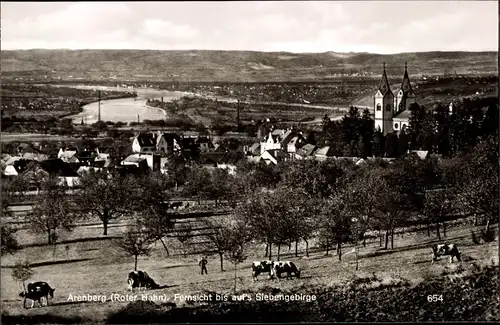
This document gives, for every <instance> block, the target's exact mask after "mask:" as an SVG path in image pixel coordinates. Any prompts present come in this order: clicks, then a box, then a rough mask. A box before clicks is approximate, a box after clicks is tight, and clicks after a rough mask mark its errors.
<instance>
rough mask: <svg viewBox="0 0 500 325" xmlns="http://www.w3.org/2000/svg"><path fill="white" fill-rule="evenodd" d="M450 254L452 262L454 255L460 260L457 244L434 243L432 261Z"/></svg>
mask: <svg viewBox="0 0 500 325" xmlns="http://www.w3.org/2000/svg"><path fill="white" fill-rule="evenodd" d="M447 255H448V256H450V263H452V262H453V257H456V258H457V260H458V261H461V259H460V251H459V250H458V248H457V245H455V244H434V245H432V263H434V262H435V261H436V260H437V259H438V257H440V256H447Z"/></svg>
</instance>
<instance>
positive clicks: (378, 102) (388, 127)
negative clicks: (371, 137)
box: [373, 63, 416, 135]
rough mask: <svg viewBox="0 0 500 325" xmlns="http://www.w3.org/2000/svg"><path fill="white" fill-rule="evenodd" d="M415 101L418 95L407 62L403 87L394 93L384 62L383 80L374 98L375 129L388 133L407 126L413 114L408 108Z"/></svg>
mask: <svg viewBox="0 0 500 325" xmlns="http://www.w3.org/2000/svg"><path fill="white" fill-rule="evenodd" d="M415 102H416V96H415V92H414V91H413V89H412V88H411V84H410V78H409V77H408V70H407V65H406V63H405V74H404V76H403V82H402V83H401V87H400V88H399V89H398V90H397V92H394V93H393V92H392V91H391V87H390V85H389V80H388V79H387V74H386V72H385V63H384V72H383V74H382V80H380V84H379V86H378V90H377V93H376V94H375V96H374V98H373V109H374V113H375V130H379V131H380V132H382V133H383V134H384V135H386V134H387V133H391V132H399V131H401V130H404V129H405V128H407V127H408V124H409V119H410V116H411V112H410V111H409V109H408V108H409V107H410V105H411V104H412V103H415Z"/></svg>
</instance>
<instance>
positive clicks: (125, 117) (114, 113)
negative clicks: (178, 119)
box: [52, 85, 347, 124]
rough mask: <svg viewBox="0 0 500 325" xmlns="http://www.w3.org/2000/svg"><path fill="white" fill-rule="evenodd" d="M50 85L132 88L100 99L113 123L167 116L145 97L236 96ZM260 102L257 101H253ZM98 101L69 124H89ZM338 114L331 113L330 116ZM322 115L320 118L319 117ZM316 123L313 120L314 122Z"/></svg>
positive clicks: (94, 118) (225, 99)
mask: <svg viewBox="0 0 500 325" xmlns="http://www.w3.org/2000/svg"><path fill="white" fill-rule="evenodd" d="M52 86H53V87H72V88H77V89H96V90H107V91H123V92H132V91H135V92H136V93H137V95H138V97H137V98H120V99H109V100H102V101H101V120H102V121H113V122H118V121H120V122H126V123H128V122H137V120H138V119H139V121H143V120H160V119H164V118H165V117H167V113H166V111H164V110H162V109H160V108H156V107H150V106H147V105H146V101H147V99H152V98H154V99H160V98H161V97H163V100H164V101H172V100H176V99H179V98H181V97H183V96H199V97H204V98H210V99H217V100H219V101H223V102H229V103H235V102H237V100H236V99H234V98H230V97H225V96H217V97H215V96H210V95H206V94H195V93H189V92H182V91H171V90H158V89H153V88H118V87H107V86H87V85H52ZM241 103H242V104H243V105H245V104H253V103H250V102H246V101H242V102H241ZM257 104H261V103H257ZM262 104H275V105H289V106H296V107H297V106H298V107H304V108H309V109H310V108H316V109H326V110H334V111H337V112H342V111H346V110H347V107H340V106H319V105H310V104H298V103H293V104H290V103H288V104H287V103H278V102H265V103H264V102H263V103H262ZM98 107H99V105H98V103H97V102H95V103H90V104H88V105H85V106H83V110H82V112H80V113H79V114H76V115H71V116H68V118H71V119H72V120H73V123H75V124H79V123H81V122H82V119H83V121H84V123H85V124H92V123H94V122H96V121H97V118H98ZM336 115H338V113H337V114H334V116H336ZM321 118H322V117H321ZM315 122H316V121H315Z"/></svg>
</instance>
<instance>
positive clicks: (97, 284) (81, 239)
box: [1, 223, 498, 323]
mask: <svg viewBox="0 0 500 325" xmlns="http://www.w3.org/2000/svg"><path fill="white" fill-rule="evenodd" d="M124 227H125V224H123V223H121V224H112V225H110V228H109V232H108V238H104V237H105V236H102V235H101V234H102V226H101V225H100V224H99V223H94V224H87V225H85V226H80V227H78V228H76V229H75V230H74V231H73V232H72V233H67V234H63V233H61V234H60V239H59V241H60V244H59V245H57V246H56V248H55V250H54V248H53V246H47V245H44V243H45V240H46V239H45V237H44V236H33V235H31V234H29V233H28V232H26V230H20V231H19V232H18V233H17V235H18V238H19V239H20V242H21V243H22V244H23V245H25V247H24V248H23V249H22V251H20V252H18V253H16V254H15V255H14V256H5V258H2V278H1V280H2V287H1V297H2V304H3V310H4V312H6V313H8V314H9V315H13V316H15V315H18V316H20V315H25V316H28V317H34V318H36V317H37V315H38V316H40V315H45V314H47V313H50V315H51V317H53V316H58V317H67V318H74V317H79V318H80V319H79V321H86V322H91V323H100V322H103V321H105V319H106V317H107V316H108V314H109V313H110V312H116V311H118V310H119V309H120V308H123V307H124V306H126V305H127V303H128V302H118V301H110V295H111V294H114V293H118V294H123V295H126V294H127V290H126V285H127V283H126V279H127V274H128V272H129V271H131V270H132V269H133V258H132V257H127V256H124V255H123V253H122V252H121V251H120V250H119V249H117V248H116V247H115V246H114V245H112V244H111V242H112V241H113V238H116V237H118V236H120V235H121V233H122V231H123V230H124ZM471 229H472V227H471V226H465V225H457V226H455V227H451V226H450V229H449V231H448V234H447V235H448V237H447V238H446V240H447V241H449V242H453V243H456V244H458V245H459V247H460V249H461V251H462V256H463V262H462V263H461V264H462V267H463V269H464V271H466V272H467V271H469V270H470V268H471V263H475V264H476V265H479V266H486V265H491V264H492V263H493V264H495V265H498V242H497V241H495V242H492V243H488V244H480V245H475V244H473V243H472V240H471V236H470V230H471ZM435 242H438V240H437V238H436V237H435V234H434V233H431V237H427V235H426V234H422V233H418V234H417V233H412V234H404V235H403V236H397V237H396V240H395V245H394V250H387V251H385V250H381V249H380V248H379V241H378V239H377V240H375V241H372V242H368V243H367V246H366V247H361V248H360V256H359V258H360V260H359V271H355V254H354V253H349V252H352V246H348V247H344V248H343V256H342V261H338V257H337V255H336V254H335V251H331V252H330V255H328V256H326V255H325V251H322V250H320V249H318V248H317V247H315V246H316V245H315V243H314V242H312V243H311V244H310V256H309V257H305V254H304V245H303V244H302V243H301V244H300V245H299V256H298V257H295V256H294V247H293V245H292V250H291V251H289V250H288V247H282V249H281V251H282V255H281V260H292V261H295V262H296V263H297V264H298V265H299V266H300V267H301V269H302V274H301V278H300V279H293V280H282V281H280V282H277V281H269V280H267V279H265V276H262V278H261V279H260V280H259V281H257V282H255V283H254V282H252V279H251V276H250V274H251V270H250V264H251V262H252V261H253V260H260V259H263V258H264V256H263V255H264V247H263V246H262V245H256V246H253V247H252V248H251V249H250V250H249V257H248V259H247V260H246V262H244V263H242V264H240V265H239V266H238V270H237V272H238V273H237V276H238V281H237V286H238V292H240V293H243V292H244V293H254V294H255V293H259V292H266V293H268V292H269V291H270V290H271V288H275V289H273V290H275V291H282V292H286V291H290V290H291V291H293V292H297V293H299V294H300V293H304V294H306V293H308V292H309V290H310V288H322V289H323V290H327V291H328V290H329V289H328V288H334V287H336V286H339V285H340V286H343V285H346V283H347V282H349V281H352V279H353V277H354V276H357V277H361V278H363V277H372V276H373V275H374V274H375V276H376V277H377V278H378V279H379V282H380V283H378V285H380V286H382V285H385V286H387V285H388V286H390V285H391V283H396V282H398V281H400V280H401V279H405V281H407V282H408V283H409V284H410V286H415V285H417V284H418V283H420V282H421V281H423V280H424V279H430V278H442V277H443V274H446V273H457V272H455V271H456V270H457V269H456V268H457V266H458V264H459V263H454V264H451V265H450V264H448V261H447V258H443V259H442V260H440V261H438V262H437V263H435V264H434V265H431V263H430V260H431V250H430V245H431V244H432V243H435ZM167 245H168V246H169V248H170V253H171V254H172V253H173V254H172V255H171V256H170V257H167V256H166V252H165V250H164V248H163V247H162V245H161V244H157V245H156V246H155V247H154V249H153V252H152V254H151V255H150V256H149V257H140V258H139V262H138V269H141V270H146V271H147V272H148V274H149V275H150V276H151V277H153V279H155V281H156V282H157V283H158V284H160V286H161V288H160V289H158V290H154V291H149V292H148V294H149V295H150V296H152V295H155V294H156V295H157V296H161V295H162V294H165V295H166V297H168V298H170V299H171V300H170V301H172V302H174V303H176V305H177V307H181V306H184V305H191V304H192V303H189V302H188V303H186V302H185V301H179V300H177V301H174V295H175V294H180V295H194V294H202V293H207V292H216V293H219V294H230V293H231V292H232V288H233V283H234V280H233V279H234V273H233V266H232V265H231V264H230V263H229V262H226V261H225V269H226V272H221V271H220V262H219V259H218V256H212V257H210V258H209V264H208V272H209V273H208V275H201V274H200V273H199V271H200V269H199V266H198V264H197V259H198V258H199V257H200V256H198V255H188V256H184V255H183V254H179V253H181V249H180V247H179V242H178V240H176V239H174V238H169V239H167ZM66 246H67V247H68V250H66ZM54 253H55V254H54ZM273 254H274V259H276V251H274V253H273ZM19 259H21V260H23V259H27V260H29V261H30V263H31V265H32V267H33V268H34V270H35V275H34V276H33V279H34V280H40V281H47V282H49V283H50V285H51V286H52V287H53V288H56V291H55V296H54V299H53V300H50V303H51V306H49V307H44V308H34V309H29V310H23V308H22V298H20V297H19V296H18V294H19V292H20V291H21V287H20V285H19V284H18V283H16V282H14V281H13V279H12V277H11V276H10V273H11V268H10V267H11V266H12V265H13V264H14V263H15V261H16V260H19ZM398 279H399V280H398ZM372 284H373V283H372ZM70 294H71V295H73V296H76V295H87V294H90V295H104V296H106V297H107V300H106V302H104V303H103V302H76V301H68V297H69V295H70ZM420 294H422V296H427V295H428V294H435V292H420ZM457 294H460V293H457ZM138 297H139V298H138V299H139V300H140V299H141V298H140V297H141V295H140V293H139V295H138ZM444 299H445V300H446V299H451V297H444ZM278 303H283V304H285V303H286V302H278ZM290 303H293V302H290ZM290 308H292V307H290ZM292 309H293V308H292ZM448 320H451V319H448Z"/></svg>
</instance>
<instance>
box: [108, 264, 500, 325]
mask: <svg viewBox="0 0 500 325" xmlns="http://www.w3.org/2000/svg"><path fill="white" fill-rule="evenodd" d="M376 278H377V277H376V276H372V277H368V278H363V280H356V279H354V280H356V282H368V281H369V282H371V281H373V279H376ZM378 280H379V279H378ZM403 282H404V281H403ZM498 284H499V281H498V266H493V267H491V266H490V267H486V268H484V269H483V270H481V271H480V273H474V274H470V275H468V276H465V277H462V278H457V280H456V281H455V282H450V281H447V280H446V279H443V278H438V279H433V280H428V281H423V282H422V283H420V284H418V285H417V286H415V287H410V286H408V285H403V286H399V287H384V288H379V289H378V290H373V289H370V288H359V287H358V288H356V289H354V290H353V289H350V288H345V287H344V288H335V289H325V288H320V289H309V290H305V289H304V290H301V291H300V292H298V293H300V294H314V295H316V301H310V302H306V301H300V300H299V301H293V302H292V301H290V302H289V303H286V302H284V301H263V302H255V301H252V302H224V303H214V304H210V305H205V306H197V307H182V308H173V309H170V308H169V309H167V308H166V307H168V306H167V305H165V304H164V305H155V306H153V305H152V304H149V305H145V304H143V305H142V306H144V307H141V305H140V303H139V302H137V303H132V304H129V305H128V306H126V307H125V308H123V309H121V310H119V311H118V312H116V313H113V314H111V315H110V317H109V318H108V319H107V322H108V323H111V324H113V323H121V324H124V323H142V324H144V323H161V322H165V320H168V321H169V322H173V323H177V322H180V323H186V322H188V323H196V322H203V323H207V322H214V323H216V322H339V321H340V322H352V321H362V322H394V321H412V322H415V321H416V322H424V321H451V320H464V321H494V320H497V321H498V320H499V310H500V301H499V300H498V298H497V296H498V294H497V291H496V290H497V288H498ZM266 291H271V292H270V293H272V294H276V293H278V294H279V293H283V294H286V293H291V292H286V293H285V292H278V291H277V290H275V291H274V292H273V289H272V288H269V290H266ZM434 294H437V295H442V296H443V299H444V301H443V302H439V301H438V302H437V303H429V302H428V301H427V296H428V295H434ZM134 304H139V306H135V305H134ZM136 313H139V314H140V316H137V314H136Z"/></svg>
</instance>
